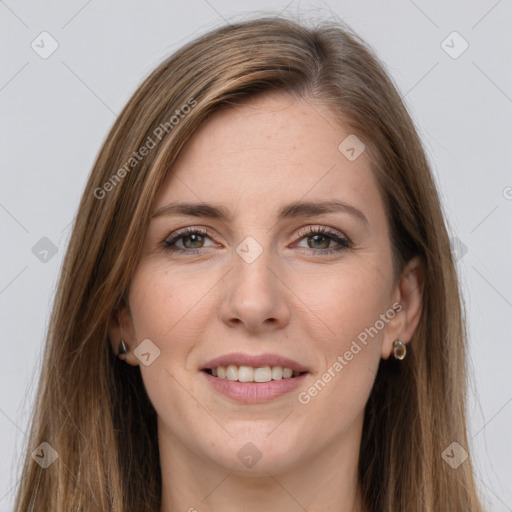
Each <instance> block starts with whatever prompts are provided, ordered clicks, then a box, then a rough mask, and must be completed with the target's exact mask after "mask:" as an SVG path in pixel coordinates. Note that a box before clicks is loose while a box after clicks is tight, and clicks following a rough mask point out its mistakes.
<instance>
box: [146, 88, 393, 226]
mask: <svg viewBox="0 0 512 512" xmlns="http://www.w3.org/2000/svg"><path fill="white" fill-rule="evenodd" d="M353 136H354V135H353V134H351V133H350V131H349V130H348V129H347V128H346V127H345V126H343V124H342V123H340V121H339V120H338V119H337V118H336V117H334V115H333V114H332V112H330V111H329V109H328V108H327V107H325V106H324V105H321V104H319V103H314V101H313V100H311V99H303V100H296V99H292V98H290V97H289V96H287V95H284V94H275V93H273V94H270V95H265V96H262V97H257V98H253V99H252V100H250V101H248V102H244V103H241V104H239V105H236V106H229V107H228V108H223V109H222V110H220V111H218V112H216V113H215V114H214V115H213V116H212V117H211V118H209V119H208V120H207V121H206V122H205V123H204V124H203V125H202V126H201V127H200V128H199V130H197V131H196V133H195V134H194V135H193V136H192V137H191V139H190V140H189V141H188V142H187V144H186V145H185V147H184V148H183V150H182V152H181V154H180V156H179V157H178V159H177V160H176V162H175V164H174V166H173V168H172V170H171V172H170V174H169V176H168V177H167V179H166V181H165V182H164V184H163V185H162V188H161V190H160V193H159V195H158V197H157V201H156V205H155V208H156V209H158V208H159V207H162V206H163V205H165V204H167V203H169V202H174V201H179V200H183V201H194V202H206V203H224V204H230V205H232V206H233V208H234V209H235V210H239V209H241V208H242V209H243V208H244V207H251V206H254V207H259V208H258V209H259V210H260V211H261V212H270V211H271V210H277V209H278V208H279V205H282V204H285V203H289V202H292V201H299V200H305V201H306V200H307V201H315V200H328V199H338V200H346V201H347V202H351V203H356V204H358V205H359V206H358V207H361V209H364V210H365V211H368V214H369V216H371V215H372V213H373V214H374V215H377V216H379V215H383V203H382V201H381V197H380V191H379V188H378V185H377V182H376V180H375V177H374V175H373V173H372V171H371V169H370V161H369V157H368V155H367V154H366V152H365V151H363V152H362V153H361V154H360V156H358V157H357V158H356V159H355V160H353V161H351V160H349V159H348V158H347V156H346V155H345V154H344V153H343V152H342V151H340V144H342V143H343V141H345V140H349V141H351V140H353V139H351V138H349V139H347V137H353ZM343 147H344V146H343V144H342V149H343ZM360 149H361V148H357V147H356V150H360ZM363 207H364V208H363ZM379 208H380V211H379Z"/></svg>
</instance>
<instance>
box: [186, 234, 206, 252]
mask: <svg viewBox="0 0 512 512" xmlns="http://www.w3.org/2000/svg"><path fill="white" fill-rule="evenodd" d="M194 238H196V241H195V242H194V241H193V239H194ZM201 238H202V235H197V234H192V235H187V236H185V237H184V238H183V243H184V245H185V247H187V241H188V240H192V244H194V243H195V244H200V243H201V241H202V240H201ZM199 247H200V245H199ZM196 248H197V246H194V247H192V249H196Z"/></svg>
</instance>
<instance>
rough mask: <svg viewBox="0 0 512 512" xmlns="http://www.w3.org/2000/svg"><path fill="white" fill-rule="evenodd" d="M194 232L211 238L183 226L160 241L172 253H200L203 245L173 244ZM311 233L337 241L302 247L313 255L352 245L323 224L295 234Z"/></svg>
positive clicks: (334, 251)
mask: <svg viewBox="0 0 512 512" xmlns="http://www.w3.org/2000/svg"><path fill="white" fill-rule="evenodd" d="M196 234H197V235H202V236H207V237H208V238H213V236H212V234H211V233H210V232H209V231H208V230H206V229H204V228H184V229H182V230H180V231H178V232H177V233H176V234H175V235H174V236H173V237H172V238H170V239H169V238H166V239H165V240H164V241H163V242H162V247H163V248H164V249H165V250H166V251H170V252H174V253H181V254H184V253H187V254H192V255H196V254H201V251H202V250H203V249H204V247H203V248H200V249H181V248H179V247H178V248H177V247H176V246H175V244H176V242H177V241H178V240H179V239H180V238H183V237H184V236H187V235H196ZM312 235H323V236H328V237H329V238H330V239H331V240H333V241H335V242H336V243H338V244H339V246H338V247H337V248H333V249H325V250H322V249H310V248H307V247H302V249H305V250H306V252H307V254H308V255H313V256H322V255H329V254H334V253H339V252H341V251H344V250H345V249H349V248H351V247H352V243H351V242H350V240H349V239H348V238H343V237H341V236H340V235H339V234H338V233H337V232H336V231H332V230H330V229H329V228H326V227H323V226H318V227H314V226H309V227H308V228H306V229H302V230H300V231H299V232H298V233H297V236H298V237H299V238H300V239H302V238H305V237H308V236H312Z"/></svg>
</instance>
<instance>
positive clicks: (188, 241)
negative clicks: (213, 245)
mask: <svg viewBox="0 0 512 512" xmlns="http://www.w3.org/2000/svg"><path fill="white" fill-rule="evenodd" d="M207 238H208V239H210V240H211V235H210V233H209V232H208V231H207V230H205V229H201V228H185V229H182V230H180V231H178V232H176V233H174V234H173V235H172V236H171V237H170V238H166V239H165V240H164V241H163V242H162V246H163V248H164V249H165V250H167V251H172V252H186V253H189V254H199V253H200V252H201V251H200V250H201V249H203V248H205V245H204V242H205V239H207ZM180 244H181V246H180ZM206 247H208V246H206Z"/></svg>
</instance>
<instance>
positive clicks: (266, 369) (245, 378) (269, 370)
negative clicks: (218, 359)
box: [203, 364, 308, 383]
mask: <svg viewBox="0 0 512 512" xmlns="http://www.w3.org/2000/svg"><path fill="white" fill-rule="evenodd" d="M203 371H204V372H206V373H207V374H208V375H211V376H212V377H217V378H218V379H226V380H230V381H238V382H256V383H263V382H270V381H273V380H282V379H294V378H296V377H300V376H301V375H303V374H305V373H308V372H305V371H303V372H301V371H294V370H292V369H291V368H288V367H283V366H279V365H276V366H270V365H265V366H258V367H252V366H246V365H240V366H238V365H235V364H230V365H227V366H217V367H216V368H204V369H203Z"/></svg>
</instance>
